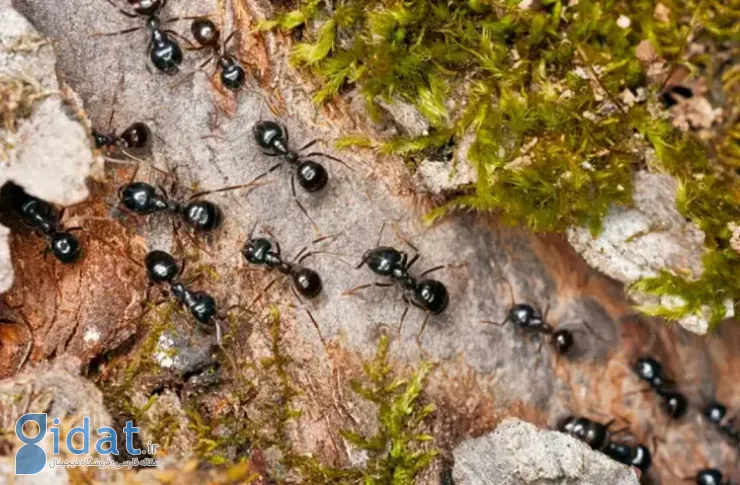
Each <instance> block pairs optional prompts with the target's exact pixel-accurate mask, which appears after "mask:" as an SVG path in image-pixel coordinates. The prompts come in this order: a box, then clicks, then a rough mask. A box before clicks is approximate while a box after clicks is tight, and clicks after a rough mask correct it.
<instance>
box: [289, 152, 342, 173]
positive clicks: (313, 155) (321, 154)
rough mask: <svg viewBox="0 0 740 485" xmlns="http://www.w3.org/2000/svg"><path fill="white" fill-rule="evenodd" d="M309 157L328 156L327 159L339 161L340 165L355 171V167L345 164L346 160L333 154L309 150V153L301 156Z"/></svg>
mask: <svg viewBox="0 0 740 485" xmlns="http://www.w3.org/2000/svg"><path fill="white" fill-rule="evenodd" d="M309 157H324V158H328V159H329V160H332V161H334V162H338V163H341V164H342V165H344V166H345V167H347V169H348V170H351V171H353V172H354V171H355V169H354V168H352V167H350V166H349V165H347V162H345V161H344V160H341V159H339V158H337V157H333V156H331V155H328V154H326V153H322V152H311V153H309V154H307V155H305V156H303V157H302V158H309Z"/></svg>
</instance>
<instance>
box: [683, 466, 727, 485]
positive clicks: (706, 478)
mask: <svg viewBox="0 0 740 485" xmlns="http://www.w3.org/2000/svg"><path fill="white" fill-rule="evenodd" d="M689 480H694V481H695V483H696V485H732V484H731V483H730V482H729V481H727V482H723V481H722V480H723V476H722V472H720V471H719V470H717V469H716V468H705V469H703V470H699V473H697V474H696V475H694V476H693V477H685V478H684V479H683V481H685V482H687V481H689Z"/></svg>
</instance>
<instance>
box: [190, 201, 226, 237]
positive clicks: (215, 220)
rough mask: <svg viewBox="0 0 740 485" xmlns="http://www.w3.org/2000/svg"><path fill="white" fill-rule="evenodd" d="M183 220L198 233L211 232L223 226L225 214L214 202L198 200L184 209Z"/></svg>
mask: <svg viewBox="0 0 740 485" xmlns="http://www.w3.org/2000/svg"><path fill="white" fill-rule="evenodd" d="M182 213H183V219H184V220H185V222H186V223H187V224H188V225H189V226H190V227H192V228H193V229H195V230H196V231H201V232H209V231H213V230H214V229H216V228H217V227H218V226H220V225H221V221H222V220H223V214H222V213H221V209H219V208H218V206H217V205H216V204H214V203H213V202H209V201H207V200H196V201H193V202H190V203H188V204H187V205H186V206H185V207H183V209H182Z"/></svg>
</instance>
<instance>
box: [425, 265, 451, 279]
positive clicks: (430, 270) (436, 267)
mask: <svg viewBox="0 0 740 485" xmlns="http://www.w3.org/2000/svg"><path fill="white" fill-rule="evenodd" d="M446 267H447V265H446V264H443V265H441V266H435V267H434V268H429V269H428V270H426V271H424V272H423V273H421V274H420V275H419V278H422V277H424V276H426V275H428V274H429V273H434V272H435V271H439V270H440V269H444V268H446Z"/></svg>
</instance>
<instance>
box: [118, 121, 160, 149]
mask: <svg viewBox="0 0 740 485" xmlns="http://www.w3.org/2000/svg"><path fill="white" fill-rule="evenodd" d="M119 140H120V143H121V145H122V146H123V148H125V149H126V150H128V151H130V152H133V153H142V152H146V151H147V150H149V148H151V146H152V130H150V129H149V127H148V126H147V125H146V124H145V123H141V122H136V123H134V124H132V125H131V126H129V127H128V128H126V129H125V130H123V133H121V136H119Z"/></svg>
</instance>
